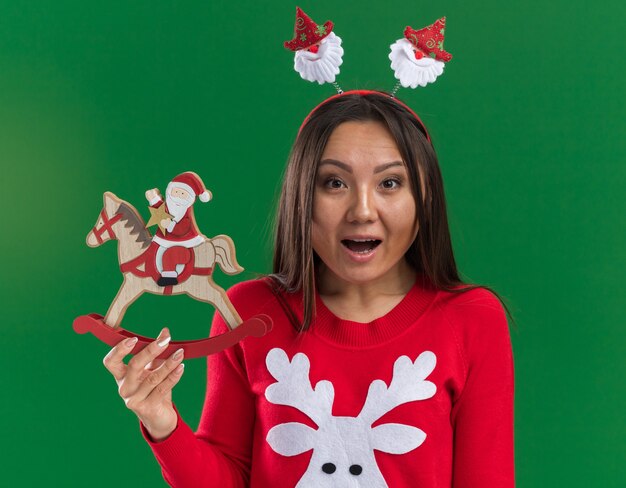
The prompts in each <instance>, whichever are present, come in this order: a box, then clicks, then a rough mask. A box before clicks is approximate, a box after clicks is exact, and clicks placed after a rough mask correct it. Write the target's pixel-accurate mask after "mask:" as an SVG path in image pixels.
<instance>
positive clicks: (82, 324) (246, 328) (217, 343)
mask: <svg viewBox="0 0 626 488" xmlns="http://www.w3.org/2000/svg"><path fill="white" fill-rule="evenodd" d="M73 328H74V331H75V332H76V333H78V334H86V333H88V332H91V333H92V334H93V335H94V336H96V337H97V338H98V339H100V340H101V341H102V342H104V343H105V344H107V345H109V346H111V347H113V346H115V345H116V344H118V343H119V342H120V341H123V340H124V339H127V338H128V337H137V338H138V341H137V344H136V345H135V347H134V348H133V350H132V351H131V352H130V354H137V353H138V352H139V351H141V350H142V349H143V348H144V347H146V346H147V345H149V344H150V343H151V342H154V340H155V339H151V338H150V337H144V336H141V335H137V334H134V333H132V332H130V331H128V330H125V329H123V328H121V327H110V326H108V325H106V324H105V323H104V320H103V317H102V315H98V314H95V313H91V314H88V315H81V316H80V317H76V319H74V324H73ZM270 330H272V319H271V318H270V317H268V316H267V315H263V314H260V315H255V316H254V317H251V318H249V319H248V320H245V321H244V322H242V323H241V324H240V325H239V326H237V327H236V328H234V329H233V330H231V331H230V332H226V333H224V334H220V335H219V336H216V337H208V338H205V339H195V340H189V341H172V342H170V343H169V345H168V346H167V348H165V350H164V351H163V352H162V353H161V354H160V355H159V356H158V358H159V359H166V358H168V357H169V356H171V355H172V354H173V353H174V351H176V350H178V349H180V348H182V349H183V350H184V351H185V358H188V359H191V358H199V357H204V356H208V355H210V354H215V353H216V352H220V351H222V350H224V349H226V348H229V347H231V346H234V345H235V344H236V343H237V342H239V341H241V340H242V339H245V338H246V337H248V336H252V337H262V336H264V335H265V334H267V333H268V332H269V331H270Z"/></svg>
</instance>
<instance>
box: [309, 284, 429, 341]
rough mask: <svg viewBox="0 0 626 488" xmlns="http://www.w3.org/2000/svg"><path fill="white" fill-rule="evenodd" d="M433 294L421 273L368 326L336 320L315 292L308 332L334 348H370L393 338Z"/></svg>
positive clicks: (415, 315)
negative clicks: (392, 303)
mask: <svg viewBox="0 0 626 488" xmlns="http://www.w3.org/2000/svg"><path fill="white" fill-rule="evenodd" d="M436 294H437V290H436V289H435V288H434V287H433V286H432V284H431V283H430V281H429V280H428V278H427V277H426V276H425V275H424V274H423V273H418V274H417V277H416V279H415V283H414V284H413V286H412V287H411V289H410V290H409V291H408V292H407V294H406V295H405V296H404V298H402V300H400V302H399V303H398V304H397V305H396V306H395V307H394V308H392V309H391V310H390V311H389V312H387V313H386V314H385V315H383V316H382V317H378V318H376V319H374V320H372V321H371V322H368V323H364V322H354V321H352V320H346V319H342V318H340V317H338V316H336V315H335V314H334V313H333V312H331V311H330V309H329V308H328V307H327V306H326V305H325V304H324V301H323V300H322V299H321V297H320V295H319V293H318V291H317V289H316V290H315V310H316V312H315V319H314V321H313V324H312V327H311V332H312V333H313V334H315V335H317V336H319V337H322V338H324V339H326V340H328V341H330V342H333V343H335V344H337V345H341V346H348V347H371V346H375V345H377V344H381V343H384V342H387V341H389V340H391V339H393V338H394V337H397V336H398V335H400V334H401V333H402V332H404V331H405V330H406V329H408V328H409V327H411V325H413V324H414V323H415V322H417V320H418V319H419V318H420V317H421V316H422V315H423V314H424V312H425V311H426V309H427V308H428V307H429V306H430V304H431V303H432V302H433V300H434V299H435V296H436Z"/></svg>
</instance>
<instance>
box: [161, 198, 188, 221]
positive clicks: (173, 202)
mask: <svg viewBox="0 0 626 488" xmlns="http://www.w3.org/2000/svg"><path fill="white" fill-rule="evenodd" d="M165 203H166V205H167V213H169V214H170V215H171V216H172V217H174V220H175V221H176V222H178V221H179V220H180V219H182V218H183V217H184V216H185V212H187V209H188V208H189V207H191V206H192V205H193V199H191V198H190V199H189V200H187V199H186V198H179V197H174V196H172V195H170V194H169V193H168V194H167V195H166V197H165Z"/></svg>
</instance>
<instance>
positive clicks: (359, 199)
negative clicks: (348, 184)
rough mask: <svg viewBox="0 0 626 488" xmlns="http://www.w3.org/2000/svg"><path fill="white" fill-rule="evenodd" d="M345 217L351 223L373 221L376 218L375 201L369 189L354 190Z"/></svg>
mask: <svg viewBox="0 0 626 488" xmlns="http://www.w3.org/2000/svg"><path fill="white" fill-rule="evenodd" d="M347 217H348V220H349V221H350V222H353V223H366V222H373V221H375V220H376V219H377V217H378V212H377V210H376V202H375V201H374V195H372V193H371V191H370V190H369V189H367V188H362V189H359V190H358V191H355V193H354V197H353V200H352V202H351V205H350V208H349V210H348V215H347Z"/></svg>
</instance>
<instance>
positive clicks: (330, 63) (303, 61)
mask: <svg viewBox="0 0 626 488" xmlns="http://www.w3.org/2000/svg"><path fill="white" fill-rule="evenodd" d="M342 56H343V48H342V47H341V37H339V36H336V35H335V33H334V32H331V33H330V34H328V35H327V36H326V37H325V38H324V39H322V42H321V43H320V45H319V49H318V51H317V53H312V52H311V51H308V50H306V49H300V50H299V51H296V56H295V59H294V68H295V70H296V71H297V72H298V73H300V76H301V77H302V78H304V79H305V80H308V81H317V82H318V83H319V84H320V85H321V84H322V83H332V82H333V81H335V76H336V75H338V74H339V66H341V63H343V59H342Z"/></svg>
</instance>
